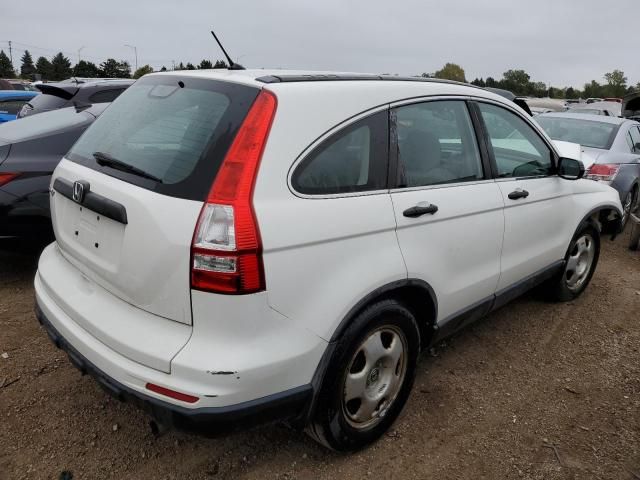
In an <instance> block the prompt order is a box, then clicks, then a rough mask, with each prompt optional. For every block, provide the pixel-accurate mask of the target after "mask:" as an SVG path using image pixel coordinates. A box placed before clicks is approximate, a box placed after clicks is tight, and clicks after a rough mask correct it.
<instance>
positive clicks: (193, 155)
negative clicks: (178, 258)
mask: <svg viewBox="0 0 640 480" xmlns="http://www.w3.org/2000/svg"><path fill="white" fill-rule="evenodd" d="M258 92H259V90H258V89H256V88H253V87H247V86H243V85H237V84H231V83H226V82H220V81H216V80H207V79H197V78H190V77H179V76H170V75H157V76H150V77H146V78H144V79H142V80H140V81H138V82H136V83H135V84H134V85H133V86H131V87H129V88H128V89H126V91H125V92H123V93H122V95H120V96H119V97H118V98H117V99H116V100H115V101H114V102H113V103H112V104H111V105H110V106H109V107H108V108H107V109H106V110H105V111H104V113H103V114H102V115H101V116H100V117H99V118H98V119H97V120H96V121H95V123H94V124H93V125H92V126H91V128H89V129H88V130H87V131H86V132H85V134H84V135H82V137H80V139H79V140H78V142H77V143H76V144H75V145H74V146H73V148H72V149H71V151H70V152H69V154H68V158H69V159H71V160H73V161H76V162H78V163H81V164H83V165H86V166H89V167H91V168H94V169H96V170H99V171H101V172H103V173H105V174H108V175H111V176H114V177H116V178H120V179H122V180H125V181H128V182H130V183H133V184H135V185H138V186H142V187H144V188H148V189H150V190H155V191H157V192H159V193H163V194H166V195H171V196H176V197H180V198H187V199H193V200H200V201H201V200H203V199H204V198H205V196H206V194H207V192H208V191H209V189H210V187H211V184H212V183H213V180H214V179H215V175H216V173H217V171H218V169H219V167H220V165H221V164H222V160H223V159H224V155H225V154H226V151H227V149H228V147H229V145H230V143H231V141H232V140H233V137H234V136H235V134H236V132H237V129H238V128H239V126H240V124H241V123H242V120H244V117H245V116H246V114H247V112H248V110H249V108H250V107H251V104H252V103H253V101H254V100H255V97H256V96H257V94H258ZM98 152H99V155H98V156H99V157H103V158H104V156H105V155H106V156H107V157H108V158H111V159H113V160H115V161H117V162H119V163H121V164H124V168H123V166H122V165H120V166H117V165H116V166H115V167H114V166H109V165H104V162H102V165H101V164H99V163H98V162H96V156H95V155H94V154H96V153H98ZM100 154H102V155H100ZM127 166H131V167H135V170H137V171H138V172H142V173H143V174H148V175H147V178H145V176H144V175H135V174H134V173H131V172H130V171H129V172H127V171H126V167H127ZM148 177H155V178H157V179H159V181H154V180H152V179H149V178H148Z"/></svg>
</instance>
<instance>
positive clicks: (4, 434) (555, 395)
mask: <svg viewBox="0 0 640 480" xmlns="http://www.w3.org/2000/svg"><path fill="white" fill-rule="evenodd" d="M627 241H628V239H627V235H624V236H622V237H621V238H619V239H618V240H616V241H615V242H613V243H612V242H610V241H609V240H603V251H602V255H601V257H600V265H599V267H598V270H597V272H596V275H595V276H594V278H593V281H592V283H591V285H590V286H589V288H588V289H587V291H586V292H585V294H584V295H583V296H582V297H581V298H579V299H578V300H576V301H574V302H572V303H569V304H548V303H545V302H544V301H543V300H542V299H541V298H539V295H538V294H536V293H535V292H534V293H531V294H528V295H526V296H524V297H523V298H521V299H519V300H517V301H516V302H514V303H512V304H510V305H508V306H506V307H504V308H503V309H501V310H500V311H498V312H495V313H494V314H492V315H491V316H489V317H488V318H487V319H486V320H484V321H482V322H480V323H478V324H476V325H474V326H472V327H471V328H469V329H467V330H466V331H464V332H463V333H461V334H460V335H458V336H457V337H455V338H453V339H451V340H450V341H448V342H447V343H446V344H443V345H441V346H440V347H439V348H438V349H437V351H436V352H435V353H431V354H425V355H423V357H422V359H421V361H420V364H419V368H418V375H417V379H416V384H415V388H414V392H413V394H412V396H411V398H410V400H409V403H408V404H407V407H406V408H405V412H404V414H403V415H402V416H401V418H400V419H399V420H398V421H397V422H396V424H395V425H394V427H393V429H392V431H391V432H390V433H389V434H387V435H386V436H385V437H384V438H383V439H382V440H381V441H380V442H378V443H377V444H376V445H374V446H372V447H370V448H369V449H367V450H364V451H362V452H359V453H356V454H353V455H340V454H336V453H332V452H329V451H326V450H324V449H323V448H321V447H319V446H317V445H316V444H315V443H314V442H313V441H311V440H310V439H309V438H307V437H306V436H305V435H304V434H302V433H299V432H295V431H291V430H289V429H288V428H286V427H284V426H282V425H271V426H266V427H261V428H257V429H254V430H251V431H247V432H243V433H237V434H234V435H231V436H226V437H222V438H217V439H203V438H199V437H196V436H190V435H186V434H182V433H176V432H170V433H168V434H166V435H165V436H163V437H161V438H159V439H155V438H154V437H153V436H152V435H151V432H150V430H149V428H148V423H147V422H148V418H147V417H146V416H145V415H144V414H143V413H141V412H140V411H138V410H136V409H135V408H133V407H131V406H129V405H126V404H121V403H119V402H117V401H114V400H112V399H110V398H109V397H108V396H107V395H106V394H105V393H103V391H102V390H101V389H100V388H99V387H98V386H97V385H96V383H95V382H94V381H93V380H91V378H89V377H82V376H81V375H80V373H79V372H78V371H77V370H75V369H74V368H73V367H72V366H71V365H70V363H69V362H68V361H67V359H66V356H65V355H64V354H63V353H61V352H60V351H59V350H56V349H55V348H54V347H53V346H52V345H51V344H50V342H49V340H48V338H47V336H46V334H45V333H44V331H43V330H42V329H41V328H40V327H39V325H38V323H37V321H36V319H35V317H34V314H33V287H32V280H33V275H34V272H35V269H36V262H37V254H36V253H33V252H30V251H29V249H25V248H24V247H21V248H19V249H17V250H16V248H15V247H12V248H11V249H9V250H7V249H4V250H0V332H1V335H0V353H2V356H1V357H0V418H1V424H0V425H1V427H0V479H3V480H4V479H11V480H14V479H22V478H29V479H32V478H50V479H58V478H66V479H69V478H74V479H98V478H117V479H128V478H135V479H138V478H162V479H191V478H197V479H200V478H206V479H215V478H241V479H253V478H282V479H292V478H314V479H316V478H326V479H330V478H344V479H352V478H353V479H356V478H358V479H359V478H366V477H368V476H370V477H372V478H438V479H474V480H476V479H511V478H516V479H517V478H526V479H581V480H582V479H596V478H598V479H615V480H620V479H622V480H625V479H640V413H639V407H640V254H638V253H634V252H630V251H628V250H627V249H626V246H627ZM5 248H6V245H5ZM5 357H6V358H5ZM554 448H555V450H554Z"/></svg>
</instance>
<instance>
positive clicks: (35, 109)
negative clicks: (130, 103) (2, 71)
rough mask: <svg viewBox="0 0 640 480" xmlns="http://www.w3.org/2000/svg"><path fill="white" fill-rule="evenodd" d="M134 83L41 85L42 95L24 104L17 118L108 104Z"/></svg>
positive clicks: (123, 80)
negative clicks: (62, 109) (60, 109)
mask: <svg viewBox="0 0 640 480" xmlns="http://www.w3.org/2000/svg"><path fill="white" fill-rule="evenodd" d="M134 82H135V80H128V79H111V80H97V81H90V82H89V81H88V82H84V83H75V82H60V83H41V84H39V85H37V88H38V90H40V91H41V92H42V95H39V96H38V97H36V98H34V99H33V100H32V101H30V102H28V103H26V104H25V105H24V106H23V107H22V109H21V110H20V112H19V113H18V118H23V117H26V116H29V115H35V114H37V113H42V112H48V111H50V110H57V109H59V108H65V107H71V106H76V107H79V106H87V105H92V104H94V103H109V102H112V101H113V100H115V99H116V98H117V97H118V96H119V95H120V94H121V93H122V92H124V91H125V90H126V89H127V88H129V86H131V85H132V84H133V83H134Z"/></svg>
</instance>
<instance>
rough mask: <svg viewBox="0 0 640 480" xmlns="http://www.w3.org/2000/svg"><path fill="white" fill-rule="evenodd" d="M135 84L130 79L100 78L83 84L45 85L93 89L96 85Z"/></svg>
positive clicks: (61, 83) (59, 83)
mask: <svg viewBox="0 0 640 480" xmlns="http://www.w3.org/2000/svg"><path fill="white" fill-rule="evenodd" d="M134 82H135V80H132V79H130V78H111V79H106V78H101V79H96V80H89V81H83V82H78V83H76V82H73V81H72V82H58V83H55V84H52V83H48V84H47V85H58V86H60V85H65V86H66V85H73V86H75V87H78V88H87V87H95V86H98V85H105V86H107V85H108V86H113V85H131V84H133V83H134Z"/></svg>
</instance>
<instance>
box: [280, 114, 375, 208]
mask: <svg viewBox="0 0 640 480" xmlns="http://www.w3.org/2000/svg"><path fill="white" fill-rule="evenodd" d="M387 124H388V113H387V111H384V112H379V113H376V114H374V115H371V116H370V117H367V118H365V119H363V120H360V121H358V122H356V123H355V124H353V125H350V126H349V127H347V128H345V129H344V130H341V131H340V132H338V133H336V134H334V135H333V136H331V137H329V139H327V140H326V141H325V142H323V143H322V144H321V145H320V146H319V147H317V148H316V149H315V150H314V151H313V152H312V153H311V154H310V155H309V156H308V157H307V158H306V159H305V160H304V161H303V162H302V163H301V164H300V165H299V166H298V167H297V168H296V170H295V171H294V173H293V175H292V178H291V183H292V185H293V188H294V189H295V190H297V191H298V192H300V193H304V194H308V195H330V194H339V193H352V192H365V191H372V190H380V189H382V188H385V186H386V182H387V157H388V127H387Z"/></svg>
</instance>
